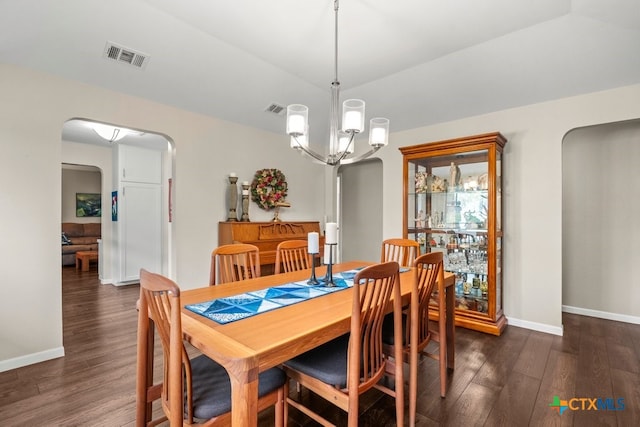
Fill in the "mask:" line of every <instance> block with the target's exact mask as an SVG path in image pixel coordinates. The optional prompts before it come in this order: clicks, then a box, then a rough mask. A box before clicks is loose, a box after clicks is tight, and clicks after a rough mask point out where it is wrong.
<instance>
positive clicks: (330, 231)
mask: <svg viewBox="0 0 640 427" xmlns="http://www.w3.org/2000/svg"><path fill="white" fill-rule="evenodd" d="M326 233H327V234H326V235H325V239H326V242H327V243H328V244H332V245H333V244H336V243H338V224H337V223H335V222H328V223H327V232H326Z"/></svg>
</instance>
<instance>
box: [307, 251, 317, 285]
mask: <svg viewBox="0 0 640 427" xmlns="http://www.w3.org/2000/svg"><path fill="white" fill-rule="evenodd" d="M309 255H311V277H310V278H309V280H307V285H318V284H319V283H320V281H319V280H318V279H316V257H317V255H318V254H317V253H315V254H309Z"/></svg>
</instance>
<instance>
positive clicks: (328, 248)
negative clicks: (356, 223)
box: [324, 243, 331, 264]
mask: <svg viewBox="0 0 640 427" xmlns="http://www.w3.org/2000/svg"><path fill="white" fill-rule="evenodd" d="M330 253H331V245H327V244H326V243H325V245H324V263H325V264H329V254H330Z"/></svg>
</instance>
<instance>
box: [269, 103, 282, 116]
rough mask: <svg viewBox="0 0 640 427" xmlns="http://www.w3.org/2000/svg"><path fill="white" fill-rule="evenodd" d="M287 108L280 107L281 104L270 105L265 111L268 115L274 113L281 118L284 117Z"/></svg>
mask: <svg viewBox="0 0 640 427" xmlns="http://www.w3.org/2000/svg"><path fill="white" fill-rule="evenodd" d="M285 108H286V107H284V106H282V105H280V104H276V103H273V104H270V105H269V106H267V108H265V109H264V111H266V112H267V113H273V114H277V115H279V116H281V115H282V112H283V111H284V110H285Z"/></svg>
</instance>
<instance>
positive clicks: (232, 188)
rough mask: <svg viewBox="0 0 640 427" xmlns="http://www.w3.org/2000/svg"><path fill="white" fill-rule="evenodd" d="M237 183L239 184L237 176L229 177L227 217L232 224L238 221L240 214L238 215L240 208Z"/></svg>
mask: <svg viewBox="0 0 640 427" xmlns="http://www.w3.org/2000/svg"><path fill="white" fill-rule="evenodd" d="M236 182H238V177H237V176H229V194H228V195H229V215H228V216H227V221H231V222H235V221H237V220H238V214H237V213H236V208H237V206H238V187H237V186H236Z"/></svg>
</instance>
